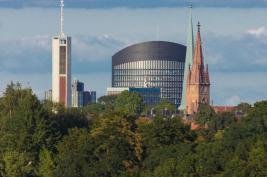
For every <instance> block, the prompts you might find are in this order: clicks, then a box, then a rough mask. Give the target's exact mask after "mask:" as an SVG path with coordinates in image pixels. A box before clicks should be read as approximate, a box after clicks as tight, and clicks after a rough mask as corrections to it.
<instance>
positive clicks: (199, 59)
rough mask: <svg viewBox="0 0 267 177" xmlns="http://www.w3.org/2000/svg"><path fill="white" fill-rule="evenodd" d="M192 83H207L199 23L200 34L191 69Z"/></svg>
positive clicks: (198, 34) (197, 37) (198, 33)
mask: <svg viewBox="0 0 267 177" xmlns="http://www.w3.org/2000/svg"><path fill="white" fill-rule="evenodd" d="M191 72H192V73H191V79H190V80H191V82H192V83H203V82H205V73H204V72H205V68H204V60H203V52H202V43H201V35H200V23H199V22H198V32H197V36H196V47H195V53H194V59H193V65H192V69H191Z"/></svg>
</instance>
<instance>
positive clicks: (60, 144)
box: [0, 83, 267, 177]
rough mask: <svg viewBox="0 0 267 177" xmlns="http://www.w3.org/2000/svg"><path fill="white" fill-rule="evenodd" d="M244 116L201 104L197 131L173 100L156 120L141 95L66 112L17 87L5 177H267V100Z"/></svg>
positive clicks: (9, 93)
mask: <svg viewBox="0 0 267 177" xmlns="http://www.w3.org/2000/svg"><path fill="white" fill-rule="evenodd" d="M238 110H239V111H242V112H243V113H244V114H243V115H244V116H243V117H242V118H240V117H237V116H236V114H235V112H227V113H215V112H214V111H213V109H212V108H211V107H209V106H208V105H201V109H200V111H199V112H198V113H197V115H196V121H197V123H198V124H199V125H200V128H199V129H197V130H194V131H192V130H190V126H189V125H187V124H185V123H183V121H182V119H181V117H179V116H177V115H175V114H172V112H174V111H175V107H174V105H172V104H171V103H170V102H168V101H167V100H162V102H161V103H159V104H158V105H155V106H154V113H153V114H155V116H154V118H153V119H148V118H146V116H145V115H146V114H147V112H149V111H151V108H148V107H146V106H145V105H143V102H142V99H141V97H140V96H139V95H138V94H137V93H134V92H133V93H130V92H127V91H125V92H123V93H122V94H121V95H119V96H111V97H108V96H105V97H101V98H100V99H99V100H98V103H97V104H91V105H88V106H86V107H83V108H68V109H66V108H64V107H63V106H62V105H60V104H54V103H52V102H40V101H39V100H38V99H37V97H36V96H35V95H34V94H33V93H32V90H31V89H28V88H27V89H24V88H22V86H21V85H20V84H14V83H11V84H10V85H8V86H7V88H6V90H5V92H4V94H3V96H2V97H1V98H0V176H1V177H230V176H231V177H266V176H267V101H262V102H258V103H255V105H254V106H251V105H249V104H240V105H239V106H238ZM166 111H167V112H168V113H167V112H166Z"/></svg>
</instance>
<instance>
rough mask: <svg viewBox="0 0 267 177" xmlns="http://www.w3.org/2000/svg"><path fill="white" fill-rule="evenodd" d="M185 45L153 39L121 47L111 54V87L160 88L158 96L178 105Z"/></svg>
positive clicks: (182, 76) (180, 94) (181, 85)
mask: <svg viewBox="0 0 267 177" xmlns="http://www.w3.org/2000/svg"><path fill="white" fill-rule="evenodd" d="M185 55H186V47H185V46H184V45H181V44H177V43H172V42H164V41H152V42H144V43H139V44H135V45H132V46H129V47H126V48H124V49H122V50H121V51H119V52H117V53H116V54H115V55H113V57H112V87H135V88H144V87H149V88H150V87H151V88H161V98H166V99H168V100H170V101H171V102H173V103H174V104H176V106H177V107H178V106H179V105H180V102H181V97H182V87H183V78H184V65H185Z"/></svg>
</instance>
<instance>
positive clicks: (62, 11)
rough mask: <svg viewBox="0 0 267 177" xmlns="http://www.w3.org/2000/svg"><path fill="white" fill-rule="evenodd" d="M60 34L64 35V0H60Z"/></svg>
mask: <svg viewBox="0 0 267 177" xmlns="http://www.w3.org/2000/svg"><path fill="white" fill-rule="evenodd" d="M60 9H61V13H60V36H61V37H64V36H65V34H64V0H60Z"/></svg>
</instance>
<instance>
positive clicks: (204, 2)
mask: <svg viewBox="0 0 267 177" xmlns="http://www.w3.org/2000/svg"><path fill="white" fill-rule="evenodd" d="M65 1H66V3H67V5H66V7H70V8H90V9H94V8H116V7H127V8H157V7H175V6H177V7H178V6H179V7H181V6H187V5H188V3H189V2H192V3H194V4H195V5H196V6H198V7H245V8H251V7H263V6H266V5H267V1H266V0H65ZM0 7H4V8H6V7H8V8H25V7H56V3H55V0H1V1H0Z"/></svg>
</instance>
